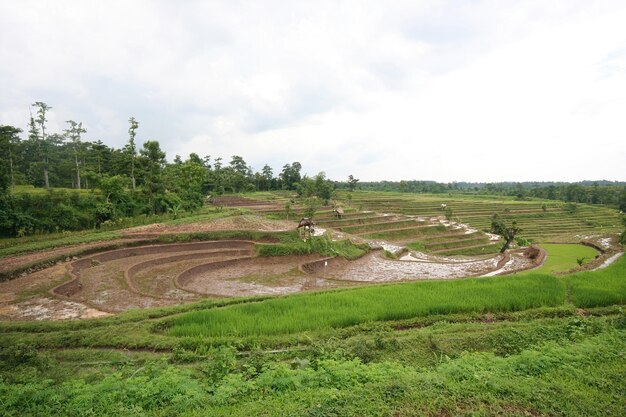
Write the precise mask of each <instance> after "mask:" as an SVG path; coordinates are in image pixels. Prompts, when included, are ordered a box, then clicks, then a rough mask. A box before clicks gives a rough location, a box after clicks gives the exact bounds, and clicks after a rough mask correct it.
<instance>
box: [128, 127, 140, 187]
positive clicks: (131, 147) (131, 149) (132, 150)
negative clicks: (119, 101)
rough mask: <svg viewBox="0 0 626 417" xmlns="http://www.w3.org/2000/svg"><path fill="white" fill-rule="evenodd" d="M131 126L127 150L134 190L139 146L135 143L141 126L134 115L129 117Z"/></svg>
mask: <svg viewBox="0 0 626 417" xmlns="http://www.w3.org/2000/svg"><path fill="white" fill-rule="evenodd" d="M128 123H130V127H129V128H128V136H129V138H128V144H127V145H126V148H125V151H126V154H127V155H128V157H129V159H130V181H131V184H132V186H133V191H135V190H136V189H137V181H136V179H135V158H136V157H137V146H136V145H135V136H136V130H137V129H138V128H139V122H137V121H136V120H135V118H134V117H131V118H130V119H128Z"/></svg>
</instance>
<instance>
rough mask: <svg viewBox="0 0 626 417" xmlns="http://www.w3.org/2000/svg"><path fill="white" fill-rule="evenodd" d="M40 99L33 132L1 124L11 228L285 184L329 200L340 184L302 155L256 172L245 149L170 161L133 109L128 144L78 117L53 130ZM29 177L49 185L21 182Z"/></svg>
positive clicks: (16, 231)
mask: <svg viewBox="0 0 626 417" xmlns="http://www.w3.org/2000/svg"><path fill="white" fill-rule="evenodd" d="M32 107H33V110H34V114H31V117H30V120H29V123H28V131H27V132H26V134H27V137H26V138H25V139H23V138H22V137H21V134H22V133H23V131H22V129H20V128H17V127H14V126H6V125H2V126H0V234H3V235H23V234H30V233H34V232H42V231H62V230H77V229H82V228H87V227H99V226H100V225H101V224H102V223H105V222H107V221H111V220H114V219H116V218H120V217H130V216H135V215H139V214H146V215H151V214H160V213H166V212H173V213H177V212H180V211H192V212H193V211H194V210H197V209H198V208H200V207H201V206H202V204H203V202H204V199H205V197H206V196H207V195H210V194H222V193H228V192H232V193H239V192H248V191H255V190H277V189H284V190H296V191H298V193H300V194H302V195H305V196H312V195H318V196H319V197H321V198H324V199H325V200H328V198H330V193H331V192H332V190H333V188H334V186H333V184H332V182H331V181H330V180H328V179H326V176H325V174H324V173H323V172H321V173H319V174H318V175H316V176H315V177H313V178H309V177H307V176H306V175H302V174H301V170H302V165H301V164H300V163H299V162H293V163H288V164H285V165H284V166H283V168H282V171H281V172H280V173H278V175H274V171H273V169H272V168H271V167H270V166H269V165H265V166H264V167H263V168H262V169H261V171H259V172H253V169H252V167H251V166H250V165H248V164H247V163H246V161H245V160H244V159H243V158H242V157H241V156H238V155H233V156H232V157H231V159H230V161H229V162H228V163H226V162H225V161H223V159H222V158H221V157H216V158H214V159H211V157H210V156H204V157H200V156H199V155H197V154H195V153H192V154H190V155H189V156H188V157H187V158H186V159H183V158H181V157H180V156H179V155H176V156H175V158H174V160H173V162H171V163H168V161H167V159H166V154H165V152H164V151H163V150H162V149H161V146H160V144H159V142H158V141H156V140H147V141H145V142H144V143H143V145H142V146H141V147H140V146H139V145H138V144H137V141H136V135H137V130H138V129H139V122H138V121H137V120H135V118H133V117H131V118H130V119H129V128H128V142H127V144H126V145H125V146H124V147H123V148H122V149H115V148H112V147H109V146H107V145H106V144H105V143H103V142H102V141H100V140H98V141H89V140H86V139H85V135H86V133H87V130H86V129H85V128H84V127H83V125H82V123H80V122H76V121H73V120H68V121H67V128H66V129H65V130H64V131H63V132H61V133H51V132H49V131H48V129H47V125H46V122H47V121H48V120H47V115H48V112H49V111H50V110H51V107H50V106H48V105H47V104H46V103H43V102H37V103H35V104H33V106H32ZM24 185H27V186H32V187H37V188H39V189H42V190H43V191H44V192H40V193H37V192H33V190H32V189H29V188H25V187H20V186H24ZM32 187H31V188H32ZM67 189H74V190H75V191H72V190H69V191H68V190H67ZM45 190H47V191H45Z"/></svg>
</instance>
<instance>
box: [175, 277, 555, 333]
mask: <svg viewBox="0 0 626 417" xmlns="http://www.w3.org/2000/svg"><path fill="white" fill-rule="evenodd" d="M564 298H565V285H564V284H563V283H562V282H560V281H558V280H557V279H556V278H553V277H550V276H546V275H532V276H526V277H506V278H504V277H497V278H483V279H467V280H464V281H449V282H445V281H434V282H415V283H411V284H406V285H402V286H377V287H371V288H359V289H356V290H352V291H344V292H330V293H317V294H311V295H308V294H305V295H297V296H292V297H289V298H283V299H275V300H269V301H265V302H262V303H256V304H247V305H241V306H232V307H225V308H223V309H216V310H208V311H198V312H192V313H187V314H184V315H181V316H180V317H178V318H177V319H174V320H173V321H172V327H171V328H170V329H169V330H168V334H171V335H175V336H200V335H203V336H224V335H238V336H246V335H260V334H284V333H293V332H302V331H307V330H320V329H328V328H336V327H346V326H352V325H355V324H358V323H364V322H368V321H380V320H399V319H404V318H409V317H415V316H422V315H428V314H446V313H457V312H470V311H482V312H486V311H516V310H523V309H527V308H532V307H539V306H550V305H558V304H561V303H562V302H563V300H564ZM392 300H393V301H392Z"/></svg>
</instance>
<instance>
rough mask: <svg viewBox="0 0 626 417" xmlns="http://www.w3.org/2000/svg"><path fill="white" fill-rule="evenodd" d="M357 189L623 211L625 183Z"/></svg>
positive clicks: (385, 184)
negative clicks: (492, 197) (532, 200)
mask: <svg viewBox="0 0 626 417" xmlns="http://www.w3.org/2000/svg"><path fill="white" fill-rule="evenodd" d="M337 185H338V187H339V188H350V183H349V182H342V183H338V184H337ZM352 188H354V187H352ZM358 189H360V190H364V191H394V192H402V193H427V194H449V193H452V194H460V193H462V194H478V195H499V196H511V197H515V198H517V199H519V200H524V199H528V198H537V199H544V200H561V201H566V202H573V203H587V204H605V205H609V206H613V207H617V208H619V209H620V210H622V211H626V184H625V183H624V182H618V181H581V182H577V183H565V182H501V183H474V182H451V183H439V182H435V181H377V182H359V184H358Z"/></svg>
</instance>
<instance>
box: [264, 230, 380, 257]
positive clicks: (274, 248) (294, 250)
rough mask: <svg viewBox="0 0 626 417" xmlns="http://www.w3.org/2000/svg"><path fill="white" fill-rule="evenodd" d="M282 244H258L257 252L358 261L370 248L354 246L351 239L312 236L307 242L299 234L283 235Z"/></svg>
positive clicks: (281, 237)
mask: <svg viewBox="0 0 626 417" xmlns="http://www.w3.org/2000/svg"><path fill="white" fill-rule="evenodd" d="M279 238H280V243H258V244H256V245H255V250H256V252H257V253H258V254H259V255H260V256H287V255H308V254H311V253H318V254H320V255H323V256H340V257H343V258H346V259H356V258H358V257H360V256H363V254H365V253H366V252H367V251H368V250H369V247H368V246H367V245H366V244H360V245H357V244H354V243H352V241H350V240H349V239H346V240H339V241H333V240H331V239H330V238H329V237H328V236H311V237H310V238H309V239H307V240H306V241H303V240H302V239H300V237H299V236H298V235H297V233H288V234H281V235H280V236H279Z"/></svg>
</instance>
